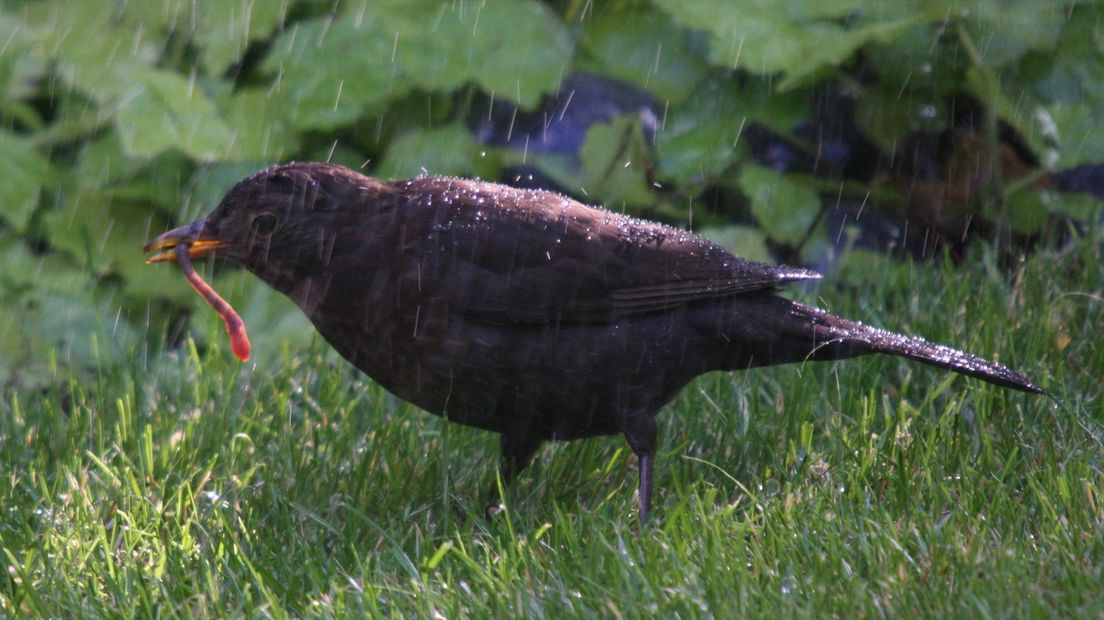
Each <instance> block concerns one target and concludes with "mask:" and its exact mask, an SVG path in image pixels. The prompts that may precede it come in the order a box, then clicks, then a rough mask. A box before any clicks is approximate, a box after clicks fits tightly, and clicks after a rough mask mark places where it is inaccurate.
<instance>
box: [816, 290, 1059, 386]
mask: <svg viewBox="0 0 1104 620" xmlns="http://www.w3.org/2000/svg"><path fill="white" fill-rule="evenodd" d="M801 309H802V310H806V311H809V312H810V314H811V315H812V316H810V317H809V318H811V319H812V321H813V323H814V325H816V332H817V336H818V340H820V341H821V342H823V343H824V344H823V345H822V347H823V348H822V349H820V350H819V351H814V353H813V355H812V357H813V358H814V359H815V358H821V359H825V358H827V359H832V358H836V357H849V356H852V355H861V354H862V353H866V352H871V353H889V354H891V355H900V356H901V357H906V358H908V359H911V360H916V361H918V362H923V363H925V364H930V365H932V366H938V367H939V368H946V369H948V370H953V371H955V372H957V373H961V374H964V375H968V376H971V377H976V378H978V379H981V380H982V381H987V382H989V383H992V384H994V385H999V386H1001V387H1006V388H1011V389H1014V390H1020V391H1022V392H1030V393H1033V394H1045V393H1046V390H1044V389H1042V388H1040V387H1039V386H1037V385H1035V384H1034V383H1033V382H1032V381H1031V380H1030V379H1028V378H1027V377H1025V376H1024V375H1022V374H1020V373H1018V372H1016V371H1014V370H1012V369H1010V368H1008V367H1007V366H1003V365H1001V364H998V363H996V362H990V361H989V360H986V359H982V358H980V357H978V356H976V355H973V354H970V353H966V352H965V351H959V350H958V349H952V348H951V347H948V346H944V345H941V344H935V343H932V342H928V341H927V340H924V339H923V338H920V337H917V336H906V335H904V334H896V333H893V332H891V331H886V330H884V329H879V328H877V327H871V326H869V325H864V324H862V323H859V322H856V321H849V320H847V319H842V318H839V317H837V316H834V315H831V314H828V313H827V312H824V311H823V310H819V309H817V308H811V307H809V306H801Z"/></svg>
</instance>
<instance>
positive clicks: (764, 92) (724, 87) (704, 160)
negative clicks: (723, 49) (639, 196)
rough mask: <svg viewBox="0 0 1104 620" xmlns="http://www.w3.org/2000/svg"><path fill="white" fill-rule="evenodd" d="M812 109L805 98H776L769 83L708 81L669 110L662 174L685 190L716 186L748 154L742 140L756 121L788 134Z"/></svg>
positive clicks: (660, 144) (660, 145)
mask: <svg viewBox="0 0 1104 620" xmlns="http://www.w3.org/2000/svg"><path fill="white" fill-rule="evenodd" d="M808 109H809V98H808V97H807V96H806V95H805V94H803V93H798V92H791V93H787V94H785V95H776V94H773V93H772V92H771V90H770V87H769V85H768V84H766V83H765V82H761V81H757V80H748V81H746V82H745V83H744V84H742V85H738V84H737V83H735V81H733V80H731V79H724V78H723V77H714V78H713V79H710V80H707V81H706V82H705V83H703V84H701V85H699V87H698V88H696V89H695V90H694V92H693V94H692V95H691V97H690V98H689V99H687V100H686V101H685V102H683V103H682V104H680V105H672V106H671V107H670V108H669V110H668V111H667V117H666V119H665V120H664V122H663V124H662V128H661V130H660V132H659V134H658V135H657V136H656V147H657V149H656V150H657V160H658V162H657V174H658V176H659V177H660V178H662V179H664V180H666V181H669V182H672V183H674V184H675V185H679V186H684V185H700V184H704V183H707V182H710V181H712V180H714V179H716V177H717V176H718V175H719V174H721V172H722V171H724V170H727V169H728V168H729V167H730V166H732V165H733V164H734V163H737V162H739V161H740V160H741V159H742V158H743V157H744V156H745V155H746V153H747V147H746V145H745V142H744V140H743V139H742V136H743V132H744V131H745V129H746V128H747V126H748V125H749V124H750V123H753V122H759V123H763V124H765V125H767V126H769V127H771V128H774V129H776V130H779V131H782V132H788V131H789V129H790V128H791V127H792V126H793V124H794V123H796V122H797V121H798V120H799V119H800V118H802V117H803V116H805V115H807V114H808Z"/></svg>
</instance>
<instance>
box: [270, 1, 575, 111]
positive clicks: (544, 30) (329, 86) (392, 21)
mask: <svg viewBox="0 0 1104 620" xmlns="http://www.w3.org/2000/svg"><path fill="white" fill-rule="evenodd" d="M412 5H413V6H412ZM570 60H571V38H570V35H569V34H568V32H567V30H566V29H565V28H564V26H563V24H562V23H560V22H559V20H557V19H556V18H555V17H554V16H553V15H552V14H551V13H549V12H548V10H547V9H546V8H544V6H543V5H542V4H540V3H537V2H532V1H523V0H503V1H500V2H494V3H486V4H484V3H474V4H465V3H439V2H431V1H429V0H419V1H418V2H409V1H406V0H401V1H400V0H382V1H379V2H372V3H366V4H363V5H360V6H358V7H356V9H355V10H354V9H350V10H348V11H346V12H345V13H343V14H341V15H339V16H337V17H336V18H334V17H329V16H326V17H319V18H315V19H311V20H306V21H303V22H300V23H298V24H296V26H295V27H293V28H290V29H288V30H287V31H286V32H284V33H283V34H282V35H281V36H279V37H278V38H277V40H276V42H275V44H274V45H273V50H272V53H271V54H270V55H269V56H268V58H266V59H265V62H264V65H263V70H264V71H266V72H268V73H271V74H274V75H277V76H278V80H277V88H276V92H275V96H277V97H278V98H280V99H281V100H282V101H283V102H284V106H285V109H286V114H287V117H288V118H289V119H291V120H292V121H293V122H294V123H295V124H296V126H298V127H301V128H333V127H338V126H341V125H345V124H348V123H350V122H352V121H353V120H354V119H356V118H358V117H359V116H360V115H361V114H363V113H364V112H365V111H366V110H367V109H369V108H370V107H372V106H375V105H379V104H382V103H383V102H385V101H388V100H391V99H394V98H397V97H400V96H402V95H403V94H405V93H406V92H408V91H410V90H411V89H413V88H421V89H424V90H430V91H451V90H454V89H456V88H459V87H460V86H462V85H464V84H466V83H468V82H475V83H476V84H478V85H479V86H480V87H481V88H483V89H484V90H486V91H488V92H491V93H494V94H495V97H496V98H497V99H500V100H509V101H514V102H517V103H519V104H521V105H522V106H523V107H534V106H535V105H536V104H537V103H538V102H539V101H540V97H541V96H542V95H543V94H545V93H547V92H549V91H552V90H553V89H554V88H555V87H556V84H557V83H558V82H559V80H560V79H561V78H562V77H563V75H564V73H565V72H566V70H567V67H568V65H569V63H570Z"/></svg>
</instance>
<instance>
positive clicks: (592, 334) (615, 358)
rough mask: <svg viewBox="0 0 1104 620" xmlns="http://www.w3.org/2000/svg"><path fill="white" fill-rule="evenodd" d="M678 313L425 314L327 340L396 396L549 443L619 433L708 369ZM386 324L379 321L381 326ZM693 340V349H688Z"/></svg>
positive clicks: (432, 410)
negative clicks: (511, 320)
mask: <svg viewBox="0 0 1104 620" xmlns="http://www.w3.org/2000/svg"><path fill="white" fill-rule="evenodd" d="M670 321H671V318H670V317H663V316H658V317H651V318H642V319H633V320H625V321H620V322H616V323H609V324H581V325H560V326H555V325H552V326H544V325H542V326H528V325H521V326H518V325H488V324H482V323H478V322H472V321H469V320H466V319H464V318H463V317H458V316H450V315H447V314H444V313H442V314H441V315H439V316H433V315H432V314H429V313H426V314H423V315H422V316H421V317H419V320H418V324H417V325H416V326H415V325H414V324H413V323H412V322H410V321H407V322H406V323H405V324H401V326H400V323H399V322H396V321H391V322H386V323H381V324H388V325H392V326H395V327H392V328H391V329H365V330H362V331H361V332H360V333H358V334H357V335H356V337H355V338H349V334H348V333H347V332H346V331H344V330H339V331H340V333H327V332H328V331H329V330H327V329H326V326H325V325H324V324H318V323H317V322H316V326H317V327H318V329H319V331H320V332H321V333H322V335H323V336H324V337H326V338H327V340H329V341H330V342H331V344H333V345H334V347H335V348H336V349H337V350H338V351H339V352H340V353H341V354H342V355H343V356H344V357H345V358H346V359H348V360H349V361H350V362H352V363H353V364H354V365H355V366H356V367H357V368H359V369H360V370H362V371H363V372H364V373H365V374H367V375H368V376H370V377H372V378H373V379H375V380H376V381H377V382H379V383H380V384H381V385H382V386H383V387H385V388H386V389H388V390H389V391H391V392H392V393H394V394H395V395H396V396H398V397H400V398H402V399H404V400H407V401H410V402H412V403H414V404H415V405H417V406H419V407H421V408H423V409H425V410H426V411H429V412H430V413H434V414H437V415H443V416H445V417H447V418H448V419H449V420H450V421H454V422H459V423H462V424H467V425H470V426H475V427H478V428H483V429H486V430H492V431H498V432H503V431H507V430H509V431H516V430H517V429H518V428H524V429H527V430H528V432H531V433H535V434H537V435H539V436H541V437H543V438H547V439H575V438H582V437H590V436H595V435H605V434H612V433H617V432H620V431H622V430H623V429H624V428H625V422H626V420H627V419H628V418H629V417H631V416H633V415H639V414H640V413H641V412H645V411H648V412H654V411H655V410H656V409H658V408H659V407H661V406H662V405H663V404H665V403H666V402H667V401H668V400H670V399H671V398H672V397H673V396H674V394H675V393H676V392H677V391H678V389H680V388H681V387H682V386H683V385H685V384H686V382H687V381H689V379H690V378H692V377H693V376H695V375H696V374H698V373H700V372H701V370H700V369H698V368H696V366H695V363H694V361H693V357H692V356H693V351H689V350H685V347H683V350H679V348H678V347H677V346H675V345H677V343H674V344H672V339H671V338H670V333H671V332H670V329H671V327H672V325H671V324H670ZM377 325H379V324H377ZM683 344H685V343H683Z"/></svg>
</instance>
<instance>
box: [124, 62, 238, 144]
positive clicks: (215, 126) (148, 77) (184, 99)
mask: <svg viewBox="0 0 1104 620" xmlns="http://www.w3.org/2000/svg"><path fill="white" fill-rule="evenodd" d="M127 73H128V76H127V77H126V80H127V81H128V83H129V87H128V88H126V90H125V91H124V92H122V93H120V97H119V101H118V108H117V112H116V113H115V125H116V128H117V129H118V131H119V136H120V137H121V138H122V144H123V150H124V151H125V152H126V153H127V154H128V155H130V156H133V157H153V156H155V155H157V154H159V153H161V152H162V151H165V150H168V149H171V148H177V149H180V150H181V151H183V152H185V153H187V154H188V155H190V156H191V157H193V158H195V159H198V160H201V161H208V160H213V159H220V158H225V157H227V156H230V155H232V154H233V152H234V146H235V143H234V131H233V129H232V128H231V127H230V125H229V124H228V123H227V122H226V121H225V120H224V119H223V118H222V117H221V116H220V115H219V113H218V108H216V107H215V104H214V102H212V101H211V100H210V99H209V98H208V97H207V96H206V95H205V94H204V93H203V92H202V91H201V90H200V89H198V88H196V87H195V84H194V83H191V82H189V81H188V80H187V79H185V78H184V77H183V76H181V75H179V74H176V73H171V72H168V71H160V70H156V69H146V68H142V67H133V68H131V69H130V71H128V72H127ZM115 77H117V78H118V79H119V80H120V86H121V82H122V81H123V79H124V77H123V75H121V74H119V73H116V74H115Z"/></svg>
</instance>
